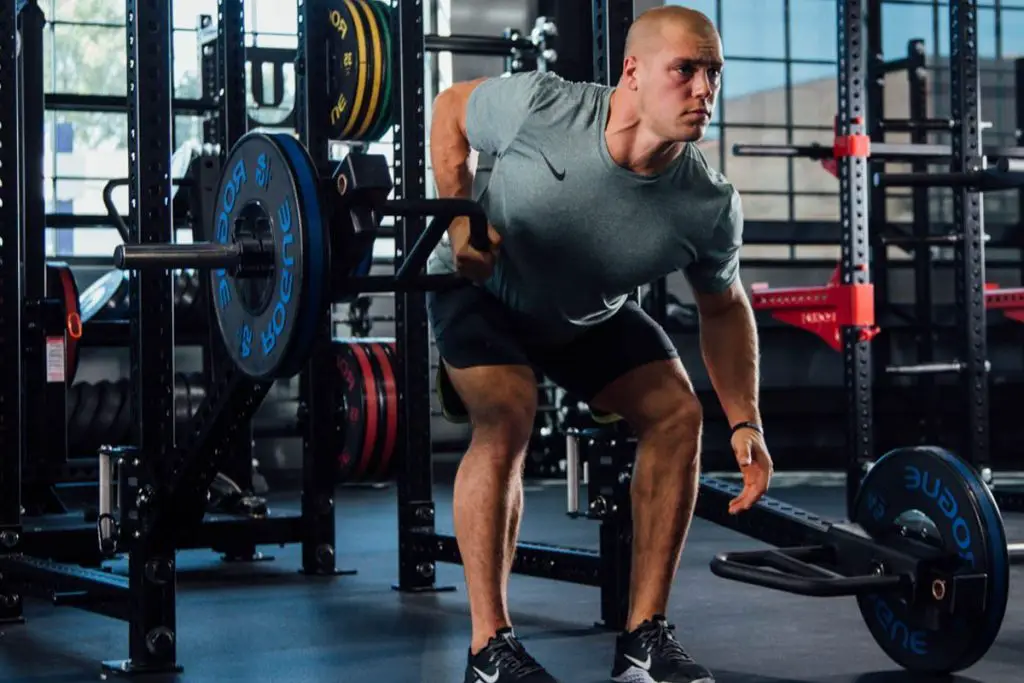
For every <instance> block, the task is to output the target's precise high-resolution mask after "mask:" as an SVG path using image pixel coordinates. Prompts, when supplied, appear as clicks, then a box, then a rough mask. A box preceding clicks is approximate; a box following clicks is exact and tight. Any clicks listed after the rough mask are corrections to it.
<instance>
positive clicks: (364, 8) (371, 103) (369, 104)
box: [352, 0, 385, 140]
mask: <svg viewBox="0 0 1024 683" xmlns="http://www.w3.org/2000/svg"><path fill="white" fill-rule="evenodd" d="M352 1H353V4H354V6H355V7H356V9H357V10H358V11H359V12H361V13H362V18H363V26H364V28H365V31H366V62H367V66H368V68H367V70H366V97H365V102H366V105H365V106H364V107H363V111H362V113H361V115H360V117H359V123H358V125H357V126H356V129H355V130H354V131H353V133H352V137H353V138H354V139H356V140H366V139H367V135H368V134H369V132H370V128H371V127H372V126H373V124H374V122H376V120H377V119H378V118H379V117H380V107H381V104H382V103H383V99H382V96H383V94H384V88H383V85H384V66H385V59H384V50H385V37H384V34H383V33H382V32H381V28H380V18H379V16H378V15H377V13H376V12H375V11H374V9H373V7H372V4H373V0H352Z"/></svg>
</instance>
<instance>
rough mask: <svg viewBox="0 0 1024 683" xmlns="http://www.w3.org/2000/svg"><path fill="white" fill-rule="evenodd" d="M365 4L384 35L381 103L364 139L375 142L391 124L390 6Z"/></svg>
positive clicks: (374, 0)
mask: <svg viewBox="0 0 1024 683" xmlns="http://www.w3.org/2000/svg"><path fill="white" fill-rule="evenodd" d="M367 2H368V3H369V5H370V7H372V8H373V11H374V12H375V13H376V14H377V17H378V25H379V26H380V28H381V33H382V34H383V35H384V68H383V72H384V73H383V75H384V79H383V86H382V95H381V101H380V105H379V106H378V107H377V120H376V121H374V123H373V126H372V127H371V129H370V132H369V133H367V135H366V137H365V140H367V141H370V142H376V141H377V140H380V139H381V138H382V137H384V135H385V133H387V131H388V129H389V128H391V125H392V123H393V118H392V108H391V106H392V102H391V86H392V83H393V82H394V79H393V78H392V75H391V73H392V72H391V68H392V63H393V62H392V59H391V49H392V48H391V6H390V5H389V4H387V3H384V2H380V0H367Z"/></svg>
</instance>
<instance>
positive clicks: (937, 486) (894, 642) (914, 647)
mask: <svg viewBox="0 0 1024 683" xmlns="http://www.w3.org/2000/svg"><path fill="white" fill-rule="evenodd" d="M852 521H853V522H855V523H857V524H859V525H860V526H861V527H863V529H864V530H865V531H867V533H868V534H870V535H871V536H872V538H875V539H876V540H878V541H879V542H882V543H892V544H894V545H895V544H897V543H899V544H901V545H907V544H910V546H911V547H914V546H916V547H918V548H919V552H920V554H921V558H922V559H923V560H927V558H929V556H934V555H938V554H944V555H946V556H948V557H952V558H955V564H954V565H953V566H952V567H943V569H946V570H951V571H952V577H953V578H952V581H949V580H940V579H933V580H927V574H922V575H919V578H924V580H919V581H918V585H917V586H915V587H914V592H913V599H911V600H907V599H905V598H904V597H903V595H902V594H900V595H896V594H890V593H886V594H878V593H866V594H861V595H858V596H857V604H858V606H859V607H860V611H861V614H862V615H863V616H864V620H865V622H866V623H867V626H868V629H869V630H870V632H871V635H872V636H873V637H874V638H875V640H876V641H877V642H878V644H879V646H881V648H882V649H883V650H884V651H885V652H886V654H888V655H889V656H890V657H891V658H892V659H893V660H894V661H895V662H897V663H898V664H900V665H901V666H903V667H904V668H906V669H908V670H911V671H920V672H927V673H941V674H944V673H948V672H953V671H959V670H962V669H965V668H967V667H969V666H971V665H972V664H974V663H975V662H976V661H978V660H979V659H980V658H981V657H982V656H983V655H984V654H985V653H986V652H987V651H988V649H989V648H990V647H991V646H992V643H993V642H994V641H995V639H996V635H997V634H998V633H999V629H1000V627H1001V625H1002V622H1003V616H1004V614H1005V613H1006V602H1007V598H1008V594H1009V582H1010V579H1009V566H1010V563H1009V557H1008V553H1007V545H1006V534H1005V531H1004V529H1003V524H1002V519H1001V517H1000V514H999V509H998V508H997V507H996V503H995V499H994V498H993V497H992V494H991V492H990V491H989V490H988V487H987V486H985V484H984V483H983V482H982V481H981V478H980V477H979V475H978V474H977V473H976V472H975V470H974V469H972V468H971V467H970V466H968V465H966V464H965V463H964V462H963V461H961V460H959V459H958V458H956V457H955V456H954V455H952V454H951V453H949V452H948V451H945V450H943V449H940V448H935V447H926V446H916V447H911V448H903V449H897V450H895V451H891V452H889V453H887V454H886V455H884V456H883V457H882V458H880V459H879V460H878V462H876V463H875V465H874V466H873V467H872V468H871V470H870V471H869V472H868V474H867V475H866V477H865V478H864V482H863V484H862V485H861V489H860V492H859V495H858V497H857V500H856V503H855V505H854V515H853V519H852ZM925 566H926V565H925ZM880 571H884V568H880ZM985 577H987V578H985ZM950 584H952V585H950Z"/></svg>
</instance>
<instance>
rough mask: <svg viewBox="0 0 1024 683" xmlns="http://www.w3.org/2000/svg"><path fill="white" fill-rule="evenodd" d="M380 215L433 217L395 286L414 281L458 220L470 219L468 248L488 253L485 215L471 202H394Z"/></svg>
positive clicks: (398, 275) (411, 252)
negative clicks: (435, 248)
mask: <svg viewBox="0 0 1024 683" xmlns="http://www.w3.org/2000/svg"><path fill="white" fill-rule="evenodd" d="M381 213H383V214H385V215H388V216H434V220H432V221H430V224H429V225H428V226H427V229H426V230H424V231H423V233H422V234H421V235H420V237H419V239H418V240H416V244H415V245H413V248H412V250H411V251H410V252H409V253H408V254H407V255H406V258H405V261H404V262H403V263H402V267H401V268H399V269H398V272H397V273H395V280H397V281H398V282H402V281H404V280H411V279H414V278H415V277H416V274H417V273H419V272H420V271H421V270H422V269H423V267H424V266H425V265H426V264H427V257H428V256H430V252H431V251H433V249H434V247H436V246H437V244H438V243H439V242H440V241H441V238H442V237H444V233H445V231H447V230H448V227H449V226H450V225H451V222H452V221H453V220H454V219H455V218H458V217H460V216H465V217H467V218H469V244H470V246H471V247H473V248H474V249H476V250H477V251H480V252H486V251H490V249H491V241H490V239H489V238H488V237H487V214H485V213H484V210H483V207H481V206H480V204H478V203H477V202H475V201H473V200H471V199H453V198H446V199H395V200H389V201H387V202H385V203H384V205H383V206H382V207H381Z"/></svg>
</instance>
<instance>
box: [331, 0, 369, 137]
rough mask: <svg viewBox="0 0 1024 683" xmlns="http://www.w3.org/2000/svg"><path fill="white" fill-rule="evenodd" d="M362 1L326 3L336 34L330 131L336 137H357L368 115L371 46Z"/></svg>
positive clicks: (332, 54) (333, 30)
mask: <svg viewBox="0 0 1024 683" xmlns="http://www.w3.org/2000/svg"><path fill="white" fill-rule="evenodd" d="M359 2H360V0H330V1H329V2H328V3H327V7H326V9H327V13H328V14H327V19H328V21H329V23H330V26H331V31H330V35H331V38H332V39H331V42H330V44H329V45H328V64H329V65H330V66H329V68H328V77H327V80H328V83H327V86H328V88H327V91H328V101H329V102H330V106H331V111H330V117H329V118H328V121H329V122H330V125H329V128H328V135H329V136H330V138H331V139H333V140H352V139H355V138H354V137H353V136H354V133H355V131H356V130H357V129H358V127H359V125H360V124H361V123H362V120H363V118H364V117H365V116H366V102H367V90H368V85H367V80H368V75H369V74H368V73H367V72H368V70H369V63H368V62H369V59H370V53H371V50H370V49H369V47H370V45H369V39H368V36H367V30H366V15H365V14H364V13H363V12H362V11H361V10H360V9H359V7H358V6H357V5H358V3H359Z"/></svg>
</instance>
